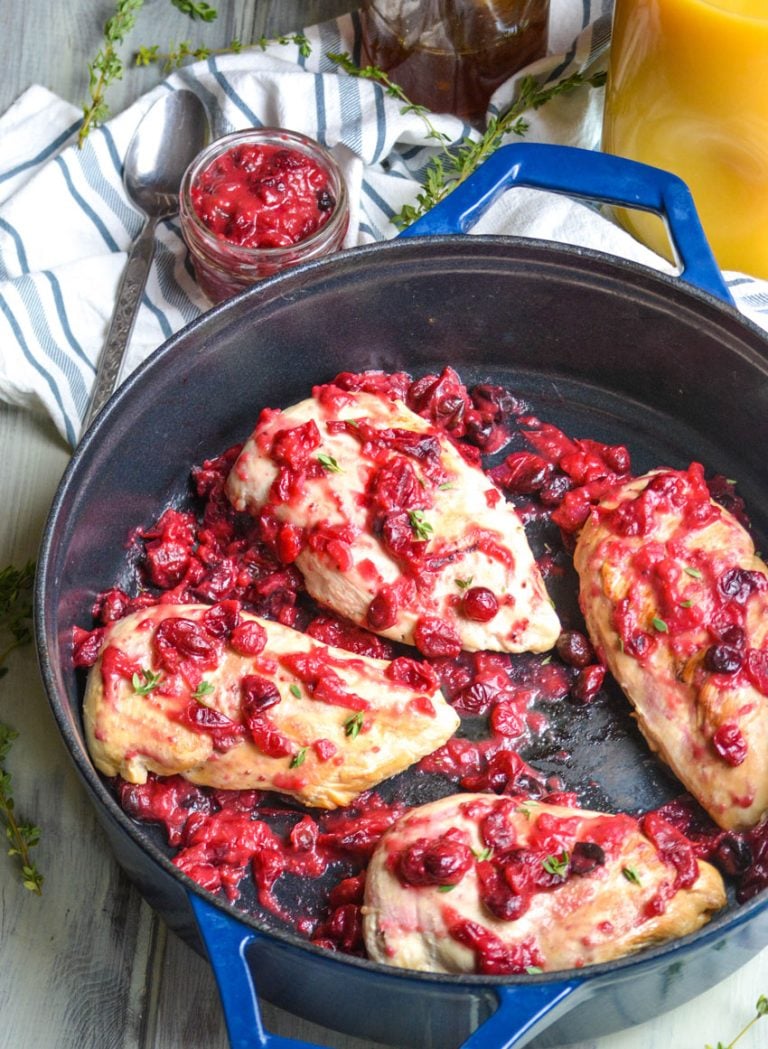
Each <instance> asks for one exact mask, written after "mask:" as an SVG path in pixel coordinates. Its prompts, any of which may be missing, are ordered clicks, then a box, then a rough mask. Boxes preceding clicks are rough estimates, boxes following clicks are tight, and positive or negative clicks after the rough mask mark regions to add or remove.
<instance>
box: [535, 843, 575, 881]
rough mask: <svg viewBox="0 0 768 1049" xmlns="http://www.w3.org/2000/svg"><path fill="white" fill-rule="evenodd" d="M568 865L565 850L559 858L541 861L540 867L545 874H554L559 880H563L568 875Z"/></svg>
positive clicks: (548, 857)
mask: <svg viewBox="0 0 768 1049" xmlns="http://www.w3.org/2000/svg"><path fill="white" fill-rule="evenodd" d="M568 863H569V856H568V853H567V852H566V850H565V849H563V851H562V852H561V853H560V855H559V856H547V858H546V859H544V860H542V861H541V865H542V867H543V868H544V870H545V871H546V872H547V874H555V875H557V876H558V877H559V878H564V877H565V876H566V874H567V873H568Z"/></svg>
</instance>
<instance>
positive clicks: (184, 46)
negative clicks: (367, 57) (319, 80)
mask: <svg viewBox="0 0 768 1049" xmlns="http://www.w3.org/2000/svg"><path fill="white" fill-rule="evenodd" d="M270 44H283V45H286V44H296V46H297V47H298V49H299V54H300V55H301V56H302V58H308V57H309V55H310V54H311V53H312V45H311V44H310V42H309V40H308V39H307V37H306V36H305V35H304V34H303V33H288V34H286V35H284V36H276V37H267V36H260V37H259V39H258V40H256V41H254V42H253V43H252V44H244V43H243V42H242V40H232V41H230V43H229V44H228V45H227V47H219V48H215V47H204V46H202V45H198V46H193V45H192V44H191V43H190V42H189V40H182V42H181V43H180V44H177V45H176V46H175V47H174V46H173V45H172V46H171V47H170V48H169V49H168V50H167V51H161V50H160V45H159V44H153V45H152V46H151V47H140V48H139V49H138V51H137V52H136V54H135V55H134V64H135V65H137V66H151V65H155V64H158V65H159V64H162V68H163V71H164V72H166V73H167V72H170V71H171V70H172V69H178V68H179V66H182V65H183V64H184V63H185V62H186V61H191V62H201V61H203V60H204V59H206V58H210V57H211V55H239V54H240V53H241V52H242V51H249V50H256V49H258V50H260V51H266V49H267V47H268V46H269V45H270Z"/></svg>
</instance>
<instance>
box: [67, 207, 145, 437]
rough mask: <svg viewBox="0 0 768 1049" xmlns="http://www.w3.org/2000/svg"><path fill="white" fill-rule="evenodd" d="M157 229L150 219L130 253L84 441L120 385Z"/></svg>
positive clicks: (101, 356) (99, 372)
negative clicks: (95, 420)
mask: <svg viewBox="0 0 768 1049" xmlns="http://www.w3.org/2000/svg"><path fill="white" fill-rule="evenodd" d="M156 225H157V219H155V218H148V219H147V221H146V223H145V225H144V228H143V229H142V231H141V233H140V234H139V236H138V237H137V238H136V240H135V241H134V243H133V246H132V248H131V250H130V252H129V253H128V262H127V263H126V267H125V270H124V271H123V276H122V278H121V280H120V286H119V287H118V290H117V301H116V303H115V309H114V312H113V314H112V321H111V322H110V325H109V331H108V332H107V338H106V341H105V343H104V347H103V349H102V351H101V355H100V356H99V363H98V365H97V367H96V378H95V379H94V383H93V389H92V391H91V400H90V403H89V405H88V411H87V412H86V416H85V421H84V422H83V428H82V430H81V431H80V436H81V437H82V435H83V434H84V433H85V432H86V430H87V429H88V427H89V426H90V425H91V423H92V422H93V420H94V419H95V418H96V416H97V415H98V414H99V412H100V411H101V409H102V408H103V407H104V405H105V404H106V403H107V401H108V400H109V398H110V395H111V394H112V391H113V390H114V388H115V386H116V385H117V379H118V376H119V374H120V367H121V365H122V363H123V358H124V356H125V349H126V346H127V345H128V340H129V339H130V337H131V332H132V331H133V325H134V322H135V320H136V314H137V312H138V305H139V300H140V299H141V296H142V293H143V291H144V286H145V285H146V283H147V275H148V274H149V267H150V266H151V264H152V258H153V257H154V254H155V226H156Z"/></svg>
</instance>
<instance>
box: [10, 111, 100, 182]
mask: <svg viewBox="0 0 768 1049" xmlns="http://www.w3.org/2000/svg"><path fill="white" fill-rule="evenodd" d="M82 122H83V121H82V118H81V117H78V118H77V120H76V121H75V122H74V124H70V125H69V127H68V128H66V129H65V130H64V131H62V133H61V134H60V135H59V136H58V137H57V138H55V139H54V140H53V142H49V144H48V145H47V146H45V148H44V149H41V150H40V152H39V153H36V154H35V156H34V157H31V158H30V159H29V160H25V161H24V162H23V163H21V164H17V165H16V167H15V168H11V169H10V171H5V172H3V174H2V175H0V183H2V182H7V181H8V179H12V178H14V176H16V175H20V174H21V173H22V171H29V169H30V168H33V167H35V166H36V165H37V164H42V163H43V161H44V160H49V159H50V157H51V156H52V155H53V154H54V153H55V152H56V150H57V149H58V148H59V147H60V146H63V145H64V143H65V142H66V141H67V139H68V138H69V137H70V136H71V135H74V133H75V132H76V131H77V129H78V128H79V127H80V125H81V124H82Z"/></svg>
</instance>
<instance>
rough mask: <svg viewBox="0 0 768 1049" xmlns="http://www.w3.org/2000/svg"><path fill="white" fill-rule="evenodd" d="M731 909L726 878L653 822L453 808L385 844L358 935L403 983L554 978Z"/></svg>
mask: <svg viewBox="0 0 768 1049" xmlns="http://www.w3.org/2000/svg"><path fill="white" fill-rule="evenodd" d="M725 902H726V895H725V889H724V886H723V881H722V878H721V877H720V874H719V873H718V872H717V871H716V870H715V868H714V867H712V866H710V865H709V864H707V863H703V862H700V861H698V860H697V859H696V858H695V857H694V855H693V852H692V849H691V847H690V845H689V843H688V842H687V841H686V839H685V838H683V836H682V835H681V834H679V832H678V831H676V830H675V828H674V827H672V826H671V825H670V824H669V823H667V822H666V821H665V820H663V819H661V818H660V817H659V816H657V815H655V814H651V815H648V816H646V817H644V818H643V819H642V820H641V821H640V822H638V821H637V820H635V819H633V818H632V817H630V816H626V815H616V816H613V815H607V814H605V813H601V812H592V811H587V810H584V809H577V808H567V807H565V806H561V805H550V804H544V803H542V802H536V801H531V800H527V799H525V798H510V797H503V796H502V797H498V796H496V795H487V794H459V795H453V796H451V797H447V798H443V799H442V800H440V801H436V802H432V803H430V804H428V805H423V806H421V807H420V808H416V809H411V810H410V811H409V812H408V813H406V815H405V816H403V817H401V819H400V820H398V822H397V823H396V824H395V825H394V826H393V827H392V828H391V829H390V830H389V831H387V833H386V834H385V835H384V836H383V837H382V839H381V841H380V842H379V844H378V846H377V848H376V851H375V852H374V854H373V858H372V860H371V862H370V864H369V867H368V873H367V876H366V886H365V902H364V906H363V916H364V917H363V930H364V936H365V944H366V947H367V950H368V953H369V955H370V957H371V958H373V959H374V960H375V961H377V962H383V963H385V964H388V965H395V966H400V967H402V968H406V969H417V970H423V971H429V972H438V973H484V974H504V973H524V972H531V971H553V970H558V969H567V968H572V967H576V966H583V965H588V964H590V963H595V962H605V961H610V960H611V959H613V958H618V957H621V956H622V955H625V954H629V953H630V952H633V951H637V950H639V949H640V948H641V947H645V946H648V945H651V944H656V943H661V942H664V941H666V940H669V939H672V938H673V937H678V936H684V935H685V934H686V933H689V932H693V931H694V930H696V929H698V928H700V927H701V926H702V925H703V924H705V923H706V922H707V921H708V919H709V918H710V917H711V915H712V914H713V913H714V912H715V911H717V910H718V909H719V908H721V907H722V906H724V904H725Z"/></svg>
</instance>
